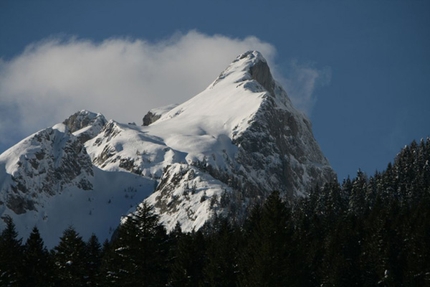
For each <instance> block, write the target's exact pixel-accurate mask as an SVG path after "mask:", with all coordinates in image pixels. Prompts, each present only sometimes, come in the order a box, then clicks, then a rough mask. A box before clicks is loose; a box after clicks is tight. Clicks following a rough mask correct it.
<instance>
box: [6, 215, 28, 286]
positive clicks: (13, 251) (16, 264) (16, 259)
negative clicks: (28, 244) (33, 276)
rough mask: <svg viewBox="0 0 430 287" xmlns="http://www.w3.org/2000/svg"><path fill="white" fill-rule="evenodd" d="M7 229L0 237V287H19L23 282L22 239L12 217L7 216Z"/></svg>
mask: <svg viewBox="0 0 430 287" xmlns="http://www.w3.org/2000/svg"><path fill="white" fill-rule="evenodd" d="M3 220H5V221H6V228H5V229H4V230H3V232H2V233H1V235H0V286H19V285H20V284H21V280H22V275H23V274H22V272H21V271H22V258H23V248H22V245H21V243H22V239H18V233H17V231H16V229H15V224H14V223H13V220H12V218H11V217H8V216H5V217H4V218H3Z"/></svg>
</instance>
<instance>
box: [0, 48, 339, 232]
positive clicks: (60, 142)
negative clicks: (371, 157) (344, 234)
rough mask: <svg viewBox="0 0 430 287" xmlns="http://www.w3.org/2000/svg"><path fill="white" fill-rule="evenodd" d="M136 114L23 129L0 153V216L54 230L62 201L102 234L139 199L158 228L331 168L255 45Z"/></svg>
mask: <svg viewBox="0 0 430 287" xmlns="http://www.w3.org/2000/svg"><path fill="white" fill-rule="evenodd" d="M143 122H144V124H143V126H137V125H135V124H124V123H119V122H116V121H115V120H109V121H107V120H106V118H105V117H104V116H103V115H101V114H97V113H92V112H89V111H86V110H82V111H79V112H77V113H75V114H73V115H71V116H70V117H69V118H67V119H66V120H65V121H64V122H63V123H60V124H57V125H55V126H53V127H52V128H47V129H44V130H42V131H39V132H37V133H35V134H34V135H32V136H30V137H28V138H27V139H24V140H23V141H21V142H20V143H18V144H17V145H16V146H14V147H12V148H11V149H9V150H8V151H6V152H5V153H3V154H2V155H0V215H1V214H8V215H13V218H14V220H18V221H19V222H21V223H23V222H29V221H28V218H30V217H31V218H32V219H31V220H30V222H31V223H32V224H37V225H38V226H39V227H40V226H45V230H52V229H53V228H54V229H55V230H56V234H58V232H59V230H60V231H61V229H62V226H61V224H62V222H61V220H60V218H61V216H62V211H63V210H68V211H70V213H73V214H72V215H70V216H69V214H64V217H67V218H70V220H68V223H70V224H73V225H74V226H76V227H77V229H78V231H79V230H84V231H85V232H86V234H91V233H92V231H93V230H92V229H94V228H96V227H95V226H97V228H98V229H97V230H94V232H97V234H99V235H101V236H104V238H106V236H108V234H111V231H112V226H113V227H115V226H116V224H117V223H119V222H120V217H121V216H123V215H126V214H127V213H129V212H132V211H133V208H134V207H135V206H136V204H139V203H140V202H142V201H143V200H144V199H145V198H146V199H145V200H146V201H147V202H148V203H149V204H152V205H153V206H154V207H155V210H156V212H157V213H159V214H160V218H161V220H162V222H163V223H164V224H165V226H166V227H167V229H169V230H170V229H172V228H173V227H174V226H175V225H176V223H177V222H180V223H181V225H182V228H183V230H184V231H191V230H193V229H198V228H200V227H201V226H203V225H204V223H205V222H207V221H208V220H211V219H212V218H214V216H215V215H218V216H221V215H224V216H228V217H230V218H234V219H235V220H239V221H240V220H241V219H243V218H244V217H245V215H246V213H247V212H248V210H249V208H250V206H252V205H253V204H254V203H257V202H261V201H262V200H263V199H264V198H265V197H266V196H267V195H268V194H269V193H270V192H271V191H273V190H279V191H281V192H282V195H283V196H284V197H292V196H302V195H304V194H305V193H306V191H307V190H309V188H311V187H313V186H314V185H315V184H317V183H318V184H323V183H324V182H327V181H329V180H332V179H333V178H334V177H335V174H334V172H333V170H332V169H331V167H330V165H329V163H328V161H327V159H326V158H325V157H324V155H323V154H322V152H321V150H320V148H319V146H318V144H317V142H316V141H315V139H314V137H313V134H312V130H311V125H310V122H309V120H308V119H307V118H306V117H305V116H304V115H303V114H302V113H300V112H298V111H297V110H296V109H294V107H293V106H292V104H291V102H290V100H289V98H288V96H287V93H286V92H285V91H284V89H283V88H282V87H281V85H280V84H279V83H277V82H276V81H275V80H274V78H273V77H272V73H271V71H270V68H269V66H268V64H267V61H266V60H265V59H264V57H263V56H262V55H261V54H260V53H259V52H257V51H248V52H246V53H244V54H241V55H239V56H238V57H237V58H236V59H235V60H234V61H233V62H232V63H231V64H230V65H229V66H228V67H227V68H226V69H225V70H224V71H223V72H222V73H221V75H220V76H219V77H218V78H217V79H216V80H215V81H214V82H213V83H212V84H211V85H210V86H209V87H208V88H206V89H205V90H203V91H202V92H201V93H199V94H197V95H196V96H194V97H192V98H190V99H189V100H188V101H186V102H184V103H182V104H179V105H170V106H165V107H162V108H157V109H152V110H150V111H149V112H148V114H147V115H146V116H145V117H144V119H143ZM72 198H73V199H72ZM114 202H115V203H114ZM111 203H112V205H111ZM71 210H73V211H71ZM75 211H76V212H75ZM57 217H58V218H59V219H58V220H57ZM87 221H91V222H93V224H94V226H91V227H88V225H87ZM31 227H32V226H30V227H29V226H26V227H25V228H23V229H21V230H27V231H28V230H29V228H31ZM65 227H67V226H64V228H65ZM104 238H103V239H104Z"/></svg>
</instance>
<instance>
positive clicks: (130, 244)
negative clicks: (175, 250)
mask: <svg viewBox="0 0 430 287" xmlns="http://www.w3.org/2000/svg"><path fill="white" fill-rule="evenodd" d="M168 250H169V246H168V237H167V234H166V230H165V229H164V227H163V226H162V225H161V224H159V223H158V216H157V215H156V214H155V213H154V211H153V207H152V206H150V205H148V204H147V203H146V202H144V203H142V204H141V205H139V207H138V208H137V209H136V212H135V213H133V214H132V215H130V216H128V217H127V218H126V220H125V222H124V223H123V224H122V225H121V226H120V227H119V229H118V233H117V238H116V239H115V240H114V241H113V242H112V246H111V248H110V251H109V252H108V254H106V256H105V258H104V264H103V273H104V274H103V275H104V276H105V277H106V282H105V284H104V285H105V286H118V285H119V284H120V285H121V286H137V285H138V286H163V285H165V284H166V282H167V265H168V264H167V258H168Z"/></svg>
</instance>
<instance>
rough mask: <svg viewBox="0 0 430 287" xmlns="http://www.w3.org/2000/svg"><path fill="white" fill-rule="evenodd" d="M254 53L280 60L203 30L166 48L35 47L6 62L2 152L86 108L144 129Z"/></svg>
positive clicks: (129, 42)
mask: <svg viewBox="0 0 430 287" xmlns="http://www.w3.org/2000/svg"><path fill="white" fill-rule="evenodd" d="M251 49H252V50H254V49H255V50H259V51H260V52H262V53H263V55H264V56H265V57H266V58H267V60H268V61H269V62H271V61H272V60H273V58H274V56H275V53H276V51H275V48H274V47H273V46H272V45H271V44H269V43H266V42H263V41H261V40H260V39H258V38H256V37H252V36H250V37H247V38H244V39H236V38H230V37H226V36H222V35H212V36H209V35H205V34H202V33H199V32H197V31H190V32H188V33H186V34H175V35H173V36H172V37H170V38H168V39H165V40H163V41H159V42H148V41H145V40H142V39H128V38H112V39H107V40H105V41H103V42H100V43H95V42H93V41H91V40H86V39H78V38H73V37H72V38H66V39H58V38H49V39H45V40H43V41H40V42H37V43H33V44H31V45H29V46H28V47H27V48H26V49H25V51H24V52H23V53H22V54H20V55H18V56H16V57H15V58H13V59H11V60H9V61H1V60H0V145H3V146H4V145H9V144H11V141H16V140H15V139H12V138H13V137H14V136H19V138H18V139H20V138H22V137H23V136H25V135H28V134H30V133H32V132H35V131H37V130H39V129H42V128H44V127H47V126H51V125H53V124H55V123H57V122H60V121H62V120H63V119H64V118H66V117H68V116H69V115H71V114H72V113H74V112H76V111H78V110H81V109H88V110H92V111H94V112H101V113H103V114H104V115H105V116H106V117H108V118H113V119H116V120H118V121H121V122H129V121H136V122H139V123H140V120H141V118H142V117H143V116H144V114H145V113H146V112H147V111H148V110H149V109H151V108H153V107H157V106H162V105H167V104H171V103H181V102H183V101H185V100H187V99H189V98H191V97H192V96H194V95H196V94H197V93H199V92H200V91H202V90H203V89H204V88H206V86H207V85H209V84H210V83H211V82H212V81H213V80H214V79H215V78H216V77H217V76H218V75H219V73H220V72H222V71H223V70H224V68H225V67H226V66H227V65H228V64H229V63H230V62H231V61H232V60H234V58H235V57H236V56H237V55H239V54H241V53H243V52H244V51H247V50H251Z"/></svg>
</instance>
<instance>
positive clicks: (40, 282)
mask: <svg viewBox="0 0 430 287" xmlns="http://www.w3.org/2000/svg"><path fill="white" fill-rule="evenodd" d="M23 265H24V267H23V274H24V283H23V285H24V286H34V287H37V286H40V287H44V286H53V285H52V284H53V283H52V282H53V277H52V276H53V274H52V273H53V264H52V262H51V258H50V255H49V252H48V250H47V249H46V247H45V245H44V242H43V239H42V237H41V236H40V233H39V229H38V228H37V227H36V226H35V227H34V228H33V230H32V231H31V233H30V236H29V237H28V239H27V241H26V243H25V245H24V258H23Z"/></svg>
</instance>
